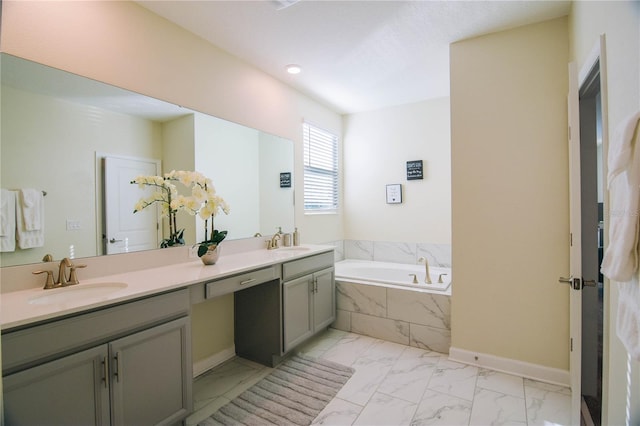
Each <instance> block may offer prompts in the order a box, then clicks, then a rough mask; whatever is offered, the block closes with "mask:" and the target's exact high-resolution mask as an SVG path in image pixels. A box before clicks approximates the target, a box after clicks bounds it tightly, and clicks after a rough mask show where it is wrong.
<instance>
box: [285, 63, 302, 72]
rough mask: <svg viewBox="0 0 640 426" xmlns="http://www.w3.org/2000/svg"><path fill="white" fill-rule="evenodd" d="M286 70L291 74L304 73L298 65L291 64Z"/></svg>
mask: <svg viewBox="0 0 640 426" xmlns="http://www.w3.org/2000/svg"><path fill="white" fill-rule="evenodd" d="M286 69H287V72H288V73H289V74H300V72H301V71H302V67H301V66H300V65H296V64H289V65H287V66H286Z"/></svg>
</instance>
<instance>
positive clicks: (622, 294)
mask: <svg viewBox="0 0 640 426" xmlns="http://www.w3.org/2000/svg"><path fill="white" fill-rule="evenodd" d="M608 154H609V159H608V164H607V165H608V168H609V171H608V174H607V178H608V187H609V200H610V203H609V204H610V205H609V246H608V247H607V250H606V252H605V254H604V258H603V260H602V266H601V268H600V270H601V271H602V273H603V274H604V275H605V276H606V277H608V278H609V279H611V280H612V281H615V282H617V283H618V289H619V294H618V314H617V318H616V334H617V335H618V338H619V339H620V340H621V341H622V343H623V344H624V346H625V348H626V350H627V352H628V353H629V355H630V356H631V357H632V358H633V359H636V360H638V361H640V284H639V275H638V274H639V271H638V257H639V254H638V250H639V247H638V241H639V238H640V113H635V114H633V115H631V116H630V117H629V118H627V119H626V120H623V121H622V123H621V125H620V127H619V128H618V129H617V131H616V133H615V137H614V138H613V139H612V140H611V143H610V144H609V152H608Z"/></svg>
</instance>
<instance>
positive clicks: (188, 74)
mask: <svg viewBox="0 0 640 426" xmlns="http://www.w3.org/2000/svg"><path fill="white" fill-rule="evenodd" d="M0 31H1V34H0V50H1V51H2V52H6V53H10V54H12V55H15V56H18V57H22V58H25V59H29V60H32V61H35V62H39V63H42V64H45V65H49V66H52V67H55V68H59V69H62V70H65V71H69V72H72V73H76V74H80V75H82V76H86V77H90V78H93V79H96V80H99V81H103V82H106V83H109V84H113V85H115V86H118V87H122V88H125V89H129V90H132V91H135V92H139V93H142V94H145V95H148V96H152V97H156V98H159V99H163V100H166V101H169V102H172V103H175V104H178V105H183V106H185V107H188V108H191V109H194V110H197V111H201V112H204V113H207V114H210V115H213V116H216V117H220V118H224V119H226V120H230V121H233V122H236V123H240V124H243V125H246V126H249V127H253V128H256V129H259V130H262V131H265V132H267V133H271V134H275V135H278V136H281V137H284V138H287V139H291V140H293V141H294V145H295V158H296V164H295V170H294V173H295V175H296V176H302V154H303V152H302V130H301V124H302V121H303V119H307V120H310V121H312V122H314V123H316V124H317V125H319V126H321V127H323V128H325V129H328V130H331V131H334V132H336V133H337V134H338V135H340V134H341V133H342V119H341V117H340V116H339V115H338V114H336V113H335V112H333V111H331V110H330V109H328V108H326V107H324V106H323V105H321V104H319V103H318V102H316V101H314V100H312V99H309V98H307V97H305V96H303V95H301V94H300V93H298V92H296V91H294V90H293V89H291V88H290V87H288V86H286V85H284V84H282V83H280V82H279V81H277V80H275V79H274V78H272V77H270V76H268V75H267V74H265V73H263V72H261V71H258V70H257V69H255V68H253V67H251V66H249V65H247V64H246V63H244V62H242V61H240V60H239V59H237V58H236V57H234V56H232V55H230V54H228V53H226V52H224V51H222V50H220V49H218V48H217V47H215V46H213V45H211V44H209V43H207V42H205V41H204V40H202V39H201V38H198V37H196V36H195V35H193V34H191V33H189V32H187V31H185V30H183V29H182V28H180V27H178V26H176V25H174V24H172V23H170V22H168V21H166V20H164V19H163V18H160V17H158V16H157V15H154V14H152V13H151V12H149V11H147V10H146V9H144V8H142V7H140V6H138V5H137V4H135V3H133V2H119V1H118V2H115V1H91V2H76V1H70V2H62V1H56V2H30V1H3V2H2V25H1V26H0ZM294 182H295V185H296V191H295V193H296V225H297V226H298V228H299V229H300V232H301V235H302V242H303V243H313V242H324V241H331V240H338V239H341V238H342V215H341V214H337V215H330V216H328V215H324V216H321V217H318V216H304V214H303V212H302V205H303V203H302V183H303V182H302V179H295V180H294ZM225 300H226V301H225V302H224V303H226V304H227V305H225V306H226V308H225V309H226V312H229V310H231V312H232V309H233V306H232V304H231V303H232V300H229V299H228V298H227V299H225ZM206 306H208V305H205V306H203V307H199V308H198V309H207V308H206ZM209 314H211V312H209ZM211 315H213V314H211ZM206 317H207V314H206V313H203V314H202V315H201V314H195V315H194V321H193V328H194V340H199V339H201V338H202V339H207V338H209V337H210V336H217V337H216V339H220V340H218V342H220V344H219V345H218V346H220V347H224V348H228V347H229V346H231V345H232V344H233V333H232V332H231V333H229V330H232V329H233V322H232V321H230V320H229V316H228V315H227V316H222V317H223V318H221V319H220V320H219V321H207V320H206V319H204V318H206ZM231 317H232V316H231ZM199 318H201V319H203V320H199ZM225 318H226V320H225ZM209 349H211V350H216V349H217V348H209ZM206 352H207V351H206V350H200V349H198V348H194V353H195V354H197V356H198V357H199V358H202V357H206V356H208V355H207V354H206ZM209 355H211V354H209ZM197 359H198V358H196V360H197Z"/></svg>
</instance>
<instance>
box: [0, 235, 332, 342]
mask: <svg viewBox="0 0 640 426" xmlns="http://www.w3.org/2000/svg"><path fill="white" fill-rule="evenodd" d="M331 250H333V247H332V246H321V245H306V244H305V245H302V246H297V247H285V248H280V249H276V250H266V249H261V250H253V251H247V252H242V253H238V254H231V255H223V256H221V257H220V259H219V260H218V262H216V264H215V265H209V266H205V265H203V264H202V262H201V261H200V259H197V258H196V259H193V260H192V261H189V262H184V263H179V264H175V265H170V266H162V267H157V268H150V269H143V270H139V271H134V272H127V273H122V274H114V275H109V276H104V277H100V278H94V279H87V280H82V278H81V279H80V284H77V285H74V286H69V287H64V288H57V289H52V290H43V289H42V288H41V287H38V288H31V289H28V290H20V291H14V292H10V293H3V294H1V295H0V329H2V330H3V331H6V330H9V329H11V328H14V327H19V326H25V325H28V324H31V323H36V322H40V321H46V320H51V319H54V318H56V317H61V316H66V315H70V314H75V313H79V312H83V311H86V310H91V309H96V308H100V307H103V306H107V305H112V304H116V303H122V302H126V301H128V300H132V299H137V298H140V297H145V296H151V295H154V294H157V293H162V292H166V291H170V290H174V289H178V288H183V287H188V286H190V285H193V284H198V283H202V282H206V281H211V280H215V279H219V278H224V277H228V276H231V275H235V274H239V273H242V272H247V271H251V270H254V269H259V268H261V267H267V266H271V265H275V264H279V263H283V262H287V261H290V260H295V259H299V258H303V257H307V256H311V255H314V254H319V253H324V252H328V251H331ZM103 283H126V284H127V286H126V287H124V288H122V289H120V288H115V289H114V290H113V291H110V292H109V293H108V294H106V295H98V294H93V295H90V296H87V297H86V298H84V297H75V298H72V299H71V300H65V301H64V302H55V303H42V304H37V303H33V302H34V298H38V297H43V296H48V295H54V294H56V293H62V292H71V291H77V290H78V289H83V288H87V287H91V286H99V285H101V284H103ZM83 286H85V287H83ZM78 293H79V292H78Z"/></svg>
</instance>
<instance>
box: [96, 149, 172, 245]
mask: <svg viewBox="0 0 640 426" xmlns="http://www.w3.org/2000/svg"><path fill="white" fill-rule="evenodd" d="M103 164H104V223H105V229H104V238H103V240H104V246H105V247H104V252H105V253H106V254H113V253H126V252H131V251H140V250H149V249H155V248H158V244H159V241H160V236H159V232H160V230H159V225H158V223H159V220H158V209H157V208H156V206H155V205H153V206H149V207H147V208H145V209H143V210H141V211H139V212H137V213H135V214H134V213H133V208H134V206H135V204H136V203H137V202H138V200H139V199H140V198H141V197H146V196H149V195H150V194H151V193H152V192H153V190H152V189H151V188H145V189H141V188H139V187H138V185H134V184H131V181H132V180H133V179H135V178H136V177H137V176H141V175H145V176H154V175H157V174H158V173H159V171H160V162H159V161H158V160H146V159H133V158H123V157H110V156H107V157H104V161H103Z"/></svg>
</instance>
